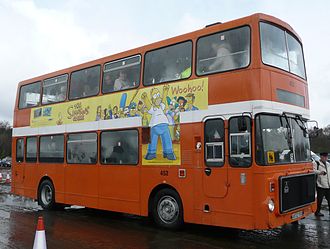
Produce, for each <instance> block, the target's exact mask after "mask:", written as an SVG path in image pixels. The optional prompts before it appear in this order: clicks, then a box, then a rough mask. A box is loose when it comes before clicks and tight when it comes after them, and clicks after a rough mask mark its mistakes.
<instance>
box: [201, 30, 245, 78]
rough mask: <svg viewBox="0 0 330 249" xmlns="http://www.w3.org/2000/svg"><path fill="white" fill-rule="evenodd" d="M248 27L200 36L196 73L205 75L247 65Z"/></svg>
mask: <svg viewBox="0 0 330 249" xmlns="http://www.w3.org/2000/svg"><path fill="white" fill-rule="evenodd" d="M249 63H250V29H249V27H247V26H246V27H241V28H238V29H233V30H229V31H223V32H220V33H216V34H212V35H209V36H205V37H202V38H200V39H199V40H198V42H197V74H198V75H205V74H209V73H215V72H223V71H228V70H233V69H237V68H243V67H247V66H248V65H249Z"/></svg>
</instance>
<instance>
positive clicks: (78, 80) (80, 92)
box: [69, 65, 100, 100]
mask: <svg viewBox="0 0 330 249" xmlns="http://www.w3.org/2000/svg"><path fill="white" fill-rule="evenodd" d="M99 82H100V66H99V65H98V66H95V67H90V68H85V69H82V70H79V71H76V72H73V73H72V74H71V80H70V92H69V99H70V100H74V99H79V98H84V97H89V96H95V95H97V94H98V92H99V85H100V84H99Z"/></svg>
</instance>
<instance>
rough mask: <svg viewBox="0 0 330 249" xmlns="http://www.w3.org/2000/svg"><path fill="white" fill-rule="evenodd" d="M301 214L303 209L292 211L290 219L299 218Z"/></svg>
mask: <svg viewBox="0 0 330 249" xmlns="http://www.w3.org/2000/svg"><path fill="white" fill-rule="evenodd" d="M303 214H304V212H303V211H299V212H296V213H293V214H292V215H291V219H292V220H295V219H298V218H300V217H301V216H303Z"/></svg>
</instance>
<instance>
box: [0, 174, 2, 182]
mask: <svg viewBox="0 0 330 249" xmlns="http://www.w3.org/2000/svg"><path fill="white" fill-rule="evenodd" d="M0 182H2V174H1V173H0Z"/></svg>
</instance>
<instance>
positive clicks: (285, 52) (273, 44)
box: [260, 22, 306, 79]
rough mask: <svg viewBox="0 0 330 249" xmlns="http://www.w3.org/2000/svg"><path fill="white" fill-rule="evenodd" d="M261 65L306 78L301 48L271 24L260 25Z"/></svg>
mask: <svg viewBox="0 0 330 249" xmlns="http://www.w3.org/2000/svg"><path fill="white" fill-rule="evenodd" d="M260 39H261V54H262V61H263V63H265V64H267V65H270V66H274V67H278V68H281V69H283V70H285V71H288V72H291V73H293V74H296V75H298V76H300V77H302V78H304V79H305V78H306V75H305V66H304V56H303V51H302V46H301V44H300V43H299V42H298V40H297V39H296V38H294V37H293V36H292V35H290V34H288V33H287V32H286V31H284V30H282V29H280V28H278V27H275V26H273V25H271V24H268V23H264V22H261V23H260Z"/></svg>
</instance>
